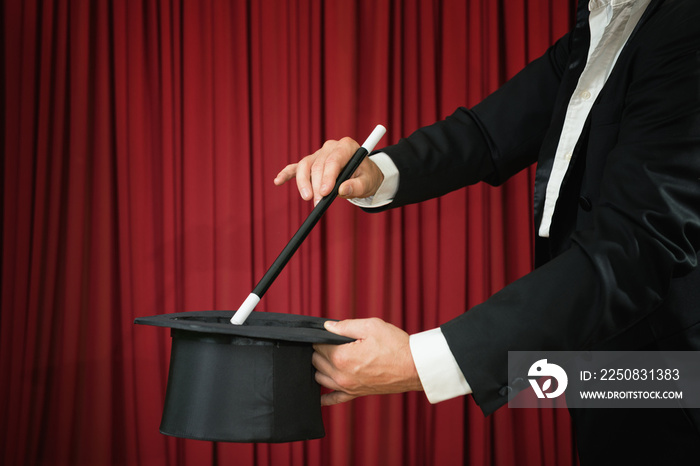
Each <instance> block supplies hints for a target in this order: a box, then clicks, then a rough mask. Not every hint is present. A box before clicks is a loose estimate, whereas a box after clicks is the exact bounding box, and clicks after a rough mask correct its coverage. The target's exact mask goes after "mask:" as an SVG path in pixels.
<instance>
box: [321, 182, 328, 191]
mask: <svg viewBox="0 0 700 466" xmlns="http://www.w3.org/2000/svg"><path fill="white" fill-rule="evenodd" d="M326 191H328V184H323V185H321V192H322V193H325V192H326Z"/></svg>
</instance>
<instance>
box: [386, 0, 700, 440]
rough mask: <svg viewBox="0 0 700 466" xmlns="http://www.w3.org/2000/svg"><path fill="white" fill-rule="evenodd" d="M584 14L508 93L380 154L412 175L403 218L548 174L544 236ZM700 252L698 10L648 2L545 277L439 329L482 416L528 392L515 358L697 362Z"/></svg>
mask: <svg viewBox="0 0 700 466" xmlns="http://www.w3.org/2000/svg"><path fill="white" fill-rule="evenodd" d="M580 3H581V4H582V5H580V7H579V9H578V12H577V17H576V24H575V27H574V29H573V30H572V31H571V32H570V33H569V34H567V35H566V36H564V37H563V38H562V39H560V40H559V41H558V42H557V43H556V44H555V45H554V46H552V47H551V48H550V49H549V50H548V51H547V53H546V54H545V55H544V56H543V57H541V58H539V59H538V60H536V61H534V62H533V63H531V64H530V65H528V66H527V67H526V68H525V69H524V70H523V71H521V72H520V73H519V74H518V75H516V76H515V77H514V78H513V79H512V80H510V81H509V82H508V83H506V84H505V85H504V86H503V87H502V88H501V89H500V90H498V91H497V92H495V93H494V94H492V95H491V96H489V97H487V98H486V99H485V100H484V101H483V102H482V103H480V104H479V105H477V106H476V107H474V108H473V109H471V110H468V109H465V108H460V109H458V110H457V111H456V112H455V113H454V114H453V115H451V116H450V117H448V118H447V119H446V120H444V121H441V122H438V123H436V124H434V125H432V126H429V127H426V128H422V129H420V130H418V131H416V132H415V133H414V134H412V135H411V136H409V137H408V138H406V139H402V140H401V141H400V142H399V143H398V144H396V145H395V146H390V147H388V148H386V149H384V152H386V153H388V154H389V155H390V156H391V157H392V159H393V161H394V163H395V164H396V166H397V167H398V169H399V173H400V187H399V191H398V193H397V195H396V197H395V200H394V201H393V203H392V204H391V207H394V206H399V205H405V204H409V203H413V202H418V201H422V200H424V199H428V198H432V197H435V196H439V195H442V194H445V193H446V192H449V191H452V190H454V189H457V188H461V187H463V186H466V185H469V184H472V183H476V182H478V181H486V182H488V183H491V184H499V183H502V182H503V181H505V180H506V179H508V178H509V177H510V176H512V175H513V174H515V173H517V172H518V171H520V170H522V169H523V168H525V167H527V166H528V165H530V164H532V163H535V162H537V172H536V185H535V197H534V207H535V208H534V212H535V222H534V224H535V229H537V228H538V227H539V223H540V220H541V216H542V210H543V201H544V192H545V189H546V183H547V179H548V177H549V173H550V170H551V167H552V161H553V158H554V153H555V150H556V147H557V143H558V139H559V135H560V133H561V129H562V125H563V121H564V116H565V113H566V108H567V104H568V102H569V98H570V96H571V94H572V92H573V90H574V88H575V86H576V83H577V80H578V77H579V75H580V73H581V72H582V70H583V68H584V66H585V61H586V55H587V51H588V45H589V39H590V32H589V28H588V9H587V3H588V2H585V1H582V2H580ZM699 249H700V1H697V0H652V2H651V3H650V5H649V6H648V8H647V10H646V11H645V13H644V15H643V17H642V18H641V20H640V22H639V24H638V25H637V27H636V29H635V31H634V32H633V35H632V36H631V37H630V39H629V41H628V42H627V44H626V46H625V47H624V49H623V51H622V52H621V54H620V56H619V59H618V61H617V63H616V65H615V67H614V70H613V71H612V74H611V75H610V77H609V79H608V81H607V83H606V84H605V87H604V88H603V90H602V92H601V93H600V95H599V97H598V99H597V100H596V102H595V104H594V106H593V109H592V110H591V112H590V114H589V117H588V120H587V122H586V125H585V128H584V130H583V133H582V135H581V137H580V139H579V141H578V144H577V146H576V149H575V152H574V155H573V158H572V161H571V165H570V167H569V170H568V172H567V174H566V178H565V180H564V183H563V185H562V190H561V195H560V198H559V200H558V202H557V204H556V209H555V212H554V217H553V220H552V227H551V233H550V238H549V239H538V240H537V244H536V266H537V267H536V269H535V270H534V271H533V272H532V273H530V274H528V275H527V276H525V277H523V278H522V279H520V280H518V281H516V282H514V283H512V284H511V285H509V286H507V287H506V288H504V289H503V290H502V291H500V292H498V293H497V294H495V295H494V296H493V297H491V298H490V299H488V300H487V301H486V302H484V303H483V304H481V305H478V306H476V307H474V308H472V309H471V310H469V311H468V312H466V313H465V314H463V315H461V316H460V317H458V318H456V319H454V320H452V321H450V322H447V323H446V324H444V325H443V326H442V327H441V328H442V331H443V334H444V335H445V337H446V339H447V342H448V344H449V346H450V348H451V350H452V352H453V354H454V355H455V358H456V359H457V362H458V363H459V365H460V367H461V369H462V371H463V373H464V375H465V377H466V379H467V381H468V382H469V384H470V385H471V387H472V389H473V392H474V393H473V396H474V399H475V400H476V402H477V403H478V404H479V406H480V407H481V409H482V410H483V411H484V413H485V414H489V413H491V412H493V411H494V410H495V409H497V408H498V407H500V406H501V405H503V404H504V403H505V402H506V401H507V396H508V393H509V392H511V391H513V390H516V391H517V390H520V389H523V388H527V386H528V385H527V381H522V380H521V381H511V380H508V379H507V352H508V351H509V350H582V349H592V350H600V349H609V350H622V349H624V350H635V349H668V350H671V349H672V350H698V349H700V267H698V250H699ZM647 411H648V410H647ZM679 411H680V410H679ZM693 416H697V415H696V413H691V415H690V417H688V418H687V419H688V420H689V421H690V423H691V424H692V423H693V422H695V423H696V425H695V429H696V431H697V426H698V424H697V423H698V419H697V418H695V419H693ZM697 440H698V442H700V437H697Z"/></svg>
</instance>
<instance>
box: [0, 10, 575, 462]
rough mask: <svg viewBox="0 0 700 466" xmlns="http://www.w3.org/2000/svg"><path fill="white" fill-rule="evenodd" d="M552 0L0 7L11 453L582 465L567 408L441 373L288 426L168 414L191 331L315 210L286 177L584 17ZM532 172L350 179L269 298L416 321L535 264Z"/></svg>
mask: <svg viewBox="0 0 700 466" xmlns="http://www.w3.org/2000/svg"><path fill="white" fill-rule="evenodd" d="M573 8H574V5H573V2H572V1H568V2H560V1H555V0H512V1H509V2H501V1H498V2H496V1H491V0H468V1H464V0H459V1H458V0H442V1H433V0H403V1H400V0H373V1H369V0H353V1H343V2H336V1H329V0H271V1H269V2H268V1H265V2H250V1H243V0H202V1H195V0H180V1H176V0H173V1H167V0H124V1H121V0H111V1H107V0H100V1H89V0H70V1H69V0H54V1H40V0H24V1H21V2H20V1H8V2H4V4H3V6H2V13H1V14H2V17H1V21H2V39H1V40H2V51H1V52H0V53H1V54H2V55H1V58H2V60H1V62H2V77H1V78H0V79H1V81H0V82H1V83H2V85H3V86H2V87H3V92H2V97H1V98H2V101H1V102H2V104H3V105H2V107H3V108H2V114H1V117H0V118H1V139H0V143H1V144H2V150H3V160H2V168H1V169H0V170H2V171H1V178H2V180H1V181H0V183H1V184H0V188H1V189H2V207H1V208H2V211H1V215H0V217H1V220H0V221H1V222H2V223H1V224H0V226H1V229H2V249H1V251H0V254H1V256H0V258H1V262H2V263H1V269H0V273H1V274H2V275H1V277H2V285H1V288H0V305H1V307H2V310H1V313H0V374H1V375H2V379H3V381H2V383H0V463H2V464H5V465H20V464H37V465H54V464H55V465H77V464H90V465H117V464H129V465H137V464H138V465H168V466H170V465H209V464H211V465H219V464H222V465H223V464H236V465H256V466H257V465H275V466H278V465H282V466H284V465H289V466H292V465H332V466H344V465H348V466H349V465H355V464H363V465H377V466H379V465H422V464H439V465H456V464H471V465H509V464H520V465H529V464H532V465H565V464H575V462H576V460H575V447H574V445H573V440H572V432H571V425H570V421H569V419H568V413H567V412H566V411H565V410H545V409H543V410H536V411H535V410H509V409H507V408H503V409H501V410H499V411H498V412H496V413H495V414H494V415H493V416H490V417H489V418H484V417H483V415H482V413H481V411H480V410H479V409H478V407H477V406H476V405H475V404H474V402H473V401H472V399H471V398H470V397H466V398H459V399H454V400H450V401H447V402H444V403H440V404H438V405H430V404H429V403H428V402H427V401H426V399H425V397H424V396H423V394H421V393H409V394H404V395H391V396H382V397H367V398H363V399H358V400H355V401H353V402H351V403H347V404H345V405H340V406H335V407H330V408H324V421H325V427H326V432H327V433H326V437H325V438H323V439H320V440H314V441H309V442H296V443H291V444H280V445H264V444H260V445H254V444H223V443H218V444H217V443H210V442H198V441H191V440H182V439H175V438H171V437H167V436H163V435H161V434H160V433H159V432H158V425H159V422H160V415H161V409H162V406H163V401H164V395H165V384H166V381H167V374H168V363H169V352H170V338H169V334H168V332H166V331H163V330H162V329H160V330H159V329H154V328H151V327H136V326H134V325H133V320H134V318H135V317H139V316H147V315H153V314H159V313H166V312H181V311H195V310H209V309H237V308H238V306H239V305H240V303H241V302H242V301H243V299H244V298H245V297H246V296H247V295H248V293H249V292H250V290H252V288H253V286H254V285H255V283H256V282H257V280H258V279H259V278H260V277H261V276H262V275H263V273H264V272H265V270H266V269H267V267H268V266H269V265H270V264H271V263H272V261H273V260H274V259H275V257H276V256H277V254H278V253H279V251H280V250H281V249H282V248H283V246H284V245H285V244H286V243H287V241H288V240H289V239H290V238H291V236H292V235H293V233H294V232H295V231H296V229H297V228H298V226H299V225H300V224H301V222H302V221H303V220H304V219H305V218H306V216H307V215H308V213H309V212H310V209H311V206H309V205H308V204H307V203H305V202H303V201H301V199H300V198H299V196H298V193H297V190H296V188H295V187H294V186H293V183H292V184H290V185H289V186H284V187H276V186H274V185H273V183H272V179H273V178H274V177H275V175H276V174H277V173H278V172H279V170H280V169H281V168H283V167H284V166H285V165H286V164H288V163H291V162H293V161H296V160H298V159H299V158H300V157H302V156H304V155H306V154H308V153H311V152H313V151H314V150H316V149H317V148H318V147H320V146H321V144H322V143H323V141H324V140H326V139H330V138H333V139H339V138H341V137H343V136H352V137H354V138H355V139H358V140H360V141H362V140H364V138H365V137H366V135H367V134H369V132H370V131H371V129H372V128H373V127H374V126H375V125H376V124H378V123H381V124H384V125H385V126H387V128H388V130H389V131H388V134H387V136H386V137H385V139H384V140H383V141H381V144H389V143H393V142H396V141H397V140H398V139H399V138H400V137H401V136H405V135H408V134H409V133H410V132H411V131H413V130H415V129H417V128H419V127H420V126H422V125H426V124H429V123H432V122H434V121H436V120H437V119H441V118H444V117H445V116H447V115H448V114H450V113H451V112H452V111H453V110H454V109H455V108H456V107H458V106H460V105H467V106H471V105H474V104H476V103H477V102H479V101H480V100H481V99H482V98H483V97H485V96H486V95H487V94H488V93H490V92H492V91H494V90H495V89H497V88H498V86H499V85H501V84H502V83H503V82H504V81H505V80H506V79H508V78H509V77H511V76H513V75H514V74H515V73H516V72H517V71H519V70H520V69H521V68H522V67H523V66H524V65H525V64H527V63H528V62H529V61H531V60H533V59H534V58H536V57H537V56H539V55H541V54H542V53H543V52H544V51H545V50H546V48H547V47H548V46H549V45H550V44H552V43H553V42H554V41H555V40H556V39H557V38H558V37H560V36H561V35H563V34H564V33H565V32H566V31H567V30H568V29H569V26H570V23H571V20H572V15H573ZM532 181H533V172H532V170H527V171H525V172H523V173H521V174H519V175H517V176H516V177H514V178H513V179H512V180H510V181H509V182H508V183H506V184H505V185H504V186H502V187H500V188H492V187H488V186H481V185H479V186H474V187H470V188H468V189H464V190H460V191H458V192H455V193H451V194H449V195H447V196H444V197H442V198H440V199H436V200H432V201H429V202H426V203H423V204H421V205H414V206H407V207H405V208H402V209H398V210H395V211H390V212H386V213H383V214H377V215H368V214H366V213H364V212H361V211H360V210H358V209H356V208H355V207H353V206H351V205H350V204H348V203H346V202H344V201H342V200H338V201H336V202H335V203H334V204H333V206H332V208H331V209H330V210H329V211H328V213H327V214H326V215H325V217H324V219H323V220H322V221H321V222H320V223H319V225H318V226H317V227H316V228H315V230H314V231H313V232H312V233H311V235H310V236H309V237H308V239H307V240H306V242H305V243H304V244H303V245H302V247H301V248H300V250H299V251H298V252H297V254H296V255H295V257H294V258H293V259H292V261H291V262H290V263H289V265H288V266H287V267H286V269H285V270H284V271H283V272H282V274H281V275H280V276H279V278H278V279H277V281H276V282H275V283H274V284H273V286H272V287H271V288H270V290H269V291H268V293H267V294H266V295H265V297H264V298H263V300H262V302H261V303H260V305H259V306H258V310H263V311H271V312H286V313H294V314H307V315H317V316H325V317H331V318H337V319H344V318H355V317H370V316H377V317H381V318H383V319H384V320H386V321H389V322H392V323H394V324H396V325H398V326H400V327H402V328H404V329H405V330H407V331H408V332H410V333H414V332H418V331H422V330H427V329H430V328H434V327H436V326H438V325H439V324H440V323H443V322H445V321H447V320H449V319H451V318H454V317H456V316H457V315H459V314H460V313H462V312H464V311H465V310H467V309H468V308H469V307H471V306H473V305H475V304H477V303H480V302H482V301H483V300H484V299H486V298H488V297H489V296H490V295H491V294H493V293H494V292H496V291H497V290H499V289H500V288H502V287H503V286H504V285H505V284H507V283H509V282H510V281H512V280H514V279H516V278H518V277H520V276H522V275H524V274H525V273H527V272H528V271H529V270H530V269H531V267H532V240H533V238H532V225H531V217H532V207H531V203H532Z"/></svg>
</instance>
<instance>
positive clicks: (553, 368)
mask: <svg viewBox="0 0 700 466" xmlns="http://www.w3.org/2000/svg"><path fill="white" fill-rule="evenodd" d="M527 375H528V380H529V381H530V385H532V389H533V390H534V391H535V394H536V395H537V398H545V397H546V398H556V397H558V396H559V395H561V394H562V393H564V390H566V386H567V385H568V383H569V378H568V377H567V376H566V372H565V371H564V369H562V368H561V367H560V366H558V365H556V364H552V363H548V362H547V360H546V359H540V360H539V361H535V363H534V364H533V365H532V366H530V370H529V371H528V373H527ZM540 377H549V378H547V379H545V381H544V383H542V387H540V385H539V383H537V379H539V378H540ZM552 379H554V380H556V381H557V384H556V389H555V390H554V391H552V392H549V391H548V390H550V389H551V388H552Z"/></svg>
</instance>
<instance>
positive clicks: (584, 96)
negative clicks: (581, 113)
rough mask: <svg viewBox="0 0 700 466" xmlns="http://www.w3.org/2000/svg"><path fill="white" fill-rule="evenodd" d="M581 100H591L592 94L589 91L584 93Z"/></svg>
mask: <svg viewBox="0 0 700 466" xmlns="http://www.w3.org/2000/svg"><path fill="white" fill-rule="evenodd" d="M581 98H582V99H583V100H588V99H590V98H591V93H590V92H588V91H583V92H582V93H581Z"/></svg>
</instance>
